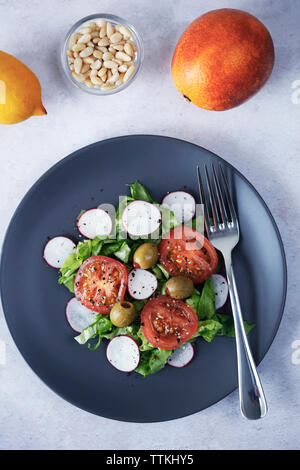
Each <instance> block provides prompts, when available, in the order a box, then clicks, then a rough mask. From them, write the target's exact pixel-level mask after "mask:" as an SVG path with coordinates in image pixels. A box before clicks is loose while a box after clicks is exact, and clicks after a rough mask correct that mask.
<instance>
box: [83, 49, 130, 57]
mask: <svg viewBox="0 0 300 470" xmlns="http://www.w3.org/2000/svg"><path fill="white" fill-rule="evenodd" d="M93 52H94V50H93V48H92V47H86V48H85V49H83V51H81V52H80V54H79V55H80V57H89V56H90V55H92V54H93ZM120 54H121V52H120Z"/></svg>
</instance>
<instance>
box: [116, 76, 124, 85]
mask: <svg viewBox="0 0 300 470" xmlns="http://www.w3.org/2000/svg"><path fill="white" fill-rule="evenodd" d="M122 83H123V78H122V77H121V78H119V79H118V80H117V81H116V85H117V86H120V85H122Z"/></svg>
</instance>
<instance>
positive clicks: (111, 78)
mask: <svg viewBox="0 0 300 470" xmlns="http://www.w3.org/2000/svg"><path fill="white" fill-rule="evenodd" d="M118 79H119V72H115V73H113V74H112V76H111V77H110V78H109V80H108V83H116V81H117V80H118Z"/></svg>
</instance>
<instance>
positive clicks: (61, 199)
mask: <svg viewBox="0 0 300 470" xmlns="http://www.w3.org/2000/svg"><path fill="white" fill-rule="evenodd" d="M212 161H215V162H218V161H221V162H222V163H223V165H224V166H225V168H226V173H227V176H228V179H229V180H230V185H231V190H232V193H233V197H234V201H235V204H236V207H237V211H238V216H239V220H240V226H241V241H240V243H239V245H238V246H237V248H236V249H235V251H234V255H233V261H234V265H235V269H236V278H237V282H238V289H239V293H240V300H241V305H242V308H243V313H244V317H245V319H247V320H248V321H249V322H255V323H256V325H257V326H256V328H255V329H254V330H253V331H252V332H251V333H250V335H249V339H250V343H251V347H252V350H253V354H254V357H255V360H256V363H259V362H260V361H261V360H262V358H263V357H264V355H265V354H266V352H267V350H268V349H269V347H270V345H271V343H272V341H273V339H274V337H275V334H276V332H277V330H278V327H279V323H280V320H281V317H282V312H283V308H284V302H285V295H286V261H285V255H284V250H283V246H282V241H281V238H280V234H279V232H278V229H277V227H276V224H275V222H274V219H273V217H272V215H271V214H270V211H269V210H268V208H267V207H266V204H265V203H264V201H263V200H262V199H261V197H260V196H259V194H258V193H257V192H256V190H255V189H254V188H253V186H252V185H251V184H250V183H249V182H248V181H247V180H246V179H245V178H244V177H243V176H242V175H241V174H240V173H239V172H238V171H237V170H235V169H234V168H233V167H232V166H231V165H229V164H228V163H226V162H225V161H224V160H222V159H220V158H219V157H217V156H216V155H214V154H212V153H211V152H208V151H207V150H205V149H203V148H201V147H198V146H196V145H192V144H190V143H187V142H184V141H181V140H176V139H172V138H167V137H158V136H150V135H149V136H148V135H138V136H127V137H119V138H115V139H109V140H105V141H102V142H98V143H96V144H93V145H90V146H88V147H85V148H83V149H81V150H78V151H77V152H75V153H73V154H72V155H70V156H68V157H67V158H65V159H63V160H62V161H60V162H59V163H57V164H56V165H55V166H54V167H53V168H51V169H50V170H49V171H47V173H45V174H44V175H43V176H42V177H41V178H40V179H39V180H38V181H37V182H36V183H35V184H34V186H33V187H32V188H31V189H30V191H29V192H28V193H27V194H26V196H25V197H24V199H23V200H22V202H21V204H20V205H19V207H18V209H17V210H16V212H15V214H14V216H13V218H12V221H11V223H10V225H9V228H8V230H7V234H6V237H5V241H4V245H3V253H2V260H1V294H2V302H3V308H4V312H5V317H6V320H7V324H8V327H9V329H10V332H11V334H12V336H13V339H14V341H15V343H16V345H17V347H18V348H19V350H20V352H21V354H22V355H23V357H24V358H25V360H26V361H27V362H28V364H29V365H30V367H31V368H32V369H33V370H34V372H35V373H36V374H37V375H38V376H39V377H40V378H41V379H42V380H43V381H44V382H45V383H46V384H47V385H48V386H49V387H50V388H52V390H54V391H55V392H56V393H58V394H59V395H60V396H61V397H63V398H65V399H66V400H68V401H69V402H71V403H73V404H74V405H76V406H78V407H80V408H83V409H84V410H87V411H90V412H92V413H95V414H98V415H101V416H105V417H108V418H114V419H118V420H124V421H136V422H151V421H163V420H169V419H174V418H179V417H182V416H186V415H189V414H192V413H195V412H197V411H200V410H203V409H204V408H206V407H208V406H210V405H212V404H213V403H216V402H217V401H219V400H221V399H222V398H224V397H225V396H226V395H227V394H228V393H230V392H232V391H233V390H234V389H235V388H236V386H237V366H236V352H235V341H234V339H230V338H223V337H217V338H216V339H214V340H213V342H212V343H210V344H209V343H206V342H205V341H204V340H202V339H201V340H198V341H197V343H196V356H195V358H194V360H193V361H192V362H191V363H190V364H189V365H188V366H187V367H185V368H183V369H175V368H173V367H170V366H166V367H165V368H164V369H163V370H162V371H161V372H159V373H157V374H155V375H153V376H150V377H148V378H143V377H142V376H140V375H139V374H136V373H131V374H130V375H127V374H124V373H121V372H119V371H117V370H116V369H114V368H113V367H112V366H111V365H110V364H109V363H108V361H107V360H106V356H105V350H106V344H105V341H104V342H103V344H102V345H101V347H100V348H99V350H98V351H96V352H91V351H89V350H88V348H87V347H85V346H80V345H78V343H77V342H76V341H74V339H73V336H74V332H73V331H72V330H71V328H70V327H69V325H68V323H67V321H66V318H65V305H66V303H67V301H68V299H69V298H70V297H71V294H70V293H69V292H68V291H67V289H66V288H64V287H63V286H59V285H58V284H57V278H58V272H57V270H55V269H52V268H50V267H49V266H48V265H47V264H46V263H45V262H44V260H43V258H42V253H43V247H44V245H45V243H46V242H47V240H48V237H53V236H55V235H66V236H69V237H71V238H73V239H74V240H75V241H76V240H78V233H77V231H76V228H75V219H76V216H77V215H78V213H79V212H80V210H81V209H87V208H91V207H95V206H97V205H98V204H100V203H102V202H109V203H114V204H117V202H118V196H119V195H122V194H126V193H127V190H126V183H131V182H133V181H134V180H135V179H138V180H139V181H141V182H142V183H143V184H145V185H146V186H147V187H148V188H149V191H150V193H151V195H152V196H153V198H154V199H155V200H157V201H160V200H161V199H162V197H163V196H164V195H165V194H166V193H167V191H174V190H179V189H186V190H187V191H189V192H191V193H192V194H194V196H195V197H196V198H197V178H196V165H197V164H201V163H203V162H207V163H210V162H212ZM227 308H228V306H227ZM28 393H30V391H29V392H28ZM236 406H238V403H237V404H236Z"/></svg>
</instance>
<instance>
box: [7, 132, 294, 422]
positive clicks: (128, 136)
mask: <svg viewBox="0 0 300 470" xmlns="http://www.w3.org/2000/svg"><path fill="white" fill-rule="evenodd" d="M145 137H146V138H155V139H163V140H171V141H177V142H180V143H184V144H188V145H191V146H193V147H195V148H196V149H201V150H203V151H204V152H206V153H207V154H209V155H210V156H213V157H215V158H217V159H219V160H221V161H222V162H225V164H226V165H227V166H228V167H229V168H230V169H232V170H233V172H235V173H236V174H237V175H238V176H239V177H240V178H241V179H242V180H243V181H244V182H245V183H246V185H248V186H249V187H250V188H251V190H252V191H253V193H254V194H255V195H256V197H257V198H258V199H259V200H260V201H261V203H262V205H263V207H264V209H265V211H266V213H267V215H268V217H269V219H270V221H271V224H272V227H273V228H274V229H275V233H276V238H277V240H278V243H279V247H280V254H281V259H282V268H283V295H282V300H281V305H280V310H279V312H280V313H279V316H278V319H277V322H276V327H275V328H274V333H273V335H272V337H271V341H270V344H269V345H268V346H267V347H266V348H265V349H264V350H263V352H262V355H261V359H260V360H259V361H257V363H256V366H259V365H260V364H261V362H262V361H263V360H264V358H265V357H266V355H267V353H268V351H269V349H270V348H271V346H272V344H273V342H274V340H275V337H276V335H277V333H278V330H279V328H280V324H281V321H282V317H283V313H284V308H285V304H286V297H287V283H288V271H287V260H286V254H285V249H284V244H283V241H282V237H281V234H280V231H279V228H278V226H277V223H276V221H275V218H274V216H273V214H272V212H271V210H270V209H269V207H268V205H267V203H266V202H265V200H264V198H263V197H262V196H261V195H260V193H259V192H258V190H257V189H256V188H255V187H254V186H253V184H252V183H251V182H250V181H249V180H248V179H247V178H246V177H245V176H244V175H243V174H242V173H241V172H240V171H239V170H238V169H237V168H236V167H235V166H234V165H232V164H231V163H230V162H228V161H227V160H226V159H225V158H223V157H220V156H219V155H217V154H216V153H214V152H212V151H211V150H208V149H206V148H205V147H202V146H201V145H198V144H195V143H193V142H189V141H187V140H184V139H179V138H177V137H172V136H165V135H158V134H126V135H121V136H117V137H110V138H108V139H103V140H99V141H96V142H93V143H91V144H88V145H85V146H83V147H81V148H79V149H77V150H75V151H74V152H72V153H70V154H69V155H67V156H66V157H63V158H62V159H60V160H59V161H58V162H56V163H54V165H52V166H51V167H50V168H48V170H46V171H45V172H44V173H42V175H41V176H39V177H38V179H37V180H36V181H35V182H34V183H33V185H32V186H31V187H30V188H29V189H28V190H27V191H26V193H25V194H24V195H23V197H22V199H21V200H20V202H19V204H18V205H17V207H16V209H15V210H14V212H13V215H12V217H11V219H10V221H9V223H8V226H7V228H6V230H5V234H4V237H3V243H2V247H1V258H0V298H1V305H2V310H3V316H4V318H5V321H6V324H7V327H8V330H9V333H10V335H11V337H12V339H13V341H14V344H15V346H16V347H17V349H18V351H19V353H20V354H21V356H22V358H23V359H24V361H25V363H26V364H27V365H28V366H29V367H30V369H31V370H32V371H33V373H34V374H35V376H36V377H38V378H39V380H41V381H42V382H43V383H44V384H45V385H46V386H47V387H48V388H49V389H50V390H51V391H52V392H54V393H55V394H56V395H58V396H60V397H61V398H62V399H64V400H65V401H67V402H68V403H70V404H72V405H73V406H76V407H77V408H79V409H81V410H83V411H86V412H89V413H92V414H94V415H96V416H100V417H103V418H106V419H112V420H115V421H122V422H131V423H155V422H167V421H174V420H176V419H181V418H184V417H188V416H191V415H193V414H196V413H200V412H201V411H204V410H206V409H208V408H210V407H211V406H213V405H215V404H217V403H219V402H220V401H222V400H223V399H225V398H226V397H228V396H229V395H230V394H231V393H233V392H234V391H235V390H237V388H238V386H237V387H234V388H233V389H232V390H230V391H229V392H228V393H226V394H225V395H224V396H223V397H221V398H220V399H219V400H217V401H215V402H214V403H211V404H210V405H208V406H206V407H205V408H203V409H202V410H199V411H196V412H195V411H194V412H191V413H184V414H182V415H178V416H176V417H174V418H167V419H164V418H162V419H160V420H157V419H154V420H148V419H146V420H145V419H143V420H137V419H128V418H127V419H125V418H122V417H116V416H111V415H110V414H109V413H108V414H107V413H105V412H101V415H100V414H98V413H95V412H94V411H92V410H91V409H88V407H86V408H84V407H82V406H80V405H78V404H76V403H74V402H72V401H70V400H69V399H67V398H66V397H64V395H63V394H61V393H59V392H58V391H56V390H55V389H54V388H53V387H52V386H51V385H50V384H48V382H47V381H46V380H45V379H44V378H42V377H40V375H39V374H37V372H36V371H35V370H34V369H33V368H32V366H31V364H30V363H29V361H27V359H26V358H25V357H24V355H23V352H22V351H21V350H20V348H19V346H18V344H17V342H16V341H15V337H14V333H13V331H12V330H13V328H11V326H10V321H9V315H7V314H6V305H5V301H4V292H3V290H4V287H3V281H2V280H3V277H4V272H3V271H4V262H3V255H4V252H5V248H6V244H7V242H8V233H9V231H10V228H11V227H12V225H13V223H14V221H15V220H16V219H17V217H18V215H19V213H21V212H22V209H23V206H24V204H25V203H26V202H27V199H28V198H30V196H31V194H32V193H34V191H35V189H36V187H38V186H39V185H40V183H42V182H43V180H44V179H46V178H47V177H48V176H49V175H51V174H52V173H53V172H55V171H56V170H57V169H58V168H60V167H61V166H63V165H64V164H65V163H66V162H67V161H69V160H72V159H74V158H76V157H78V156H79V155H80V153H81V152H82V151H83V150H87V149H90V148H93V147H95V146H97V145H99V144H105V143H110V142H115V141H119V140H123V139H125V140H127V139H133V138H145Z"/></svg>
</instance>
